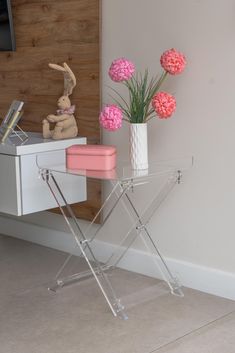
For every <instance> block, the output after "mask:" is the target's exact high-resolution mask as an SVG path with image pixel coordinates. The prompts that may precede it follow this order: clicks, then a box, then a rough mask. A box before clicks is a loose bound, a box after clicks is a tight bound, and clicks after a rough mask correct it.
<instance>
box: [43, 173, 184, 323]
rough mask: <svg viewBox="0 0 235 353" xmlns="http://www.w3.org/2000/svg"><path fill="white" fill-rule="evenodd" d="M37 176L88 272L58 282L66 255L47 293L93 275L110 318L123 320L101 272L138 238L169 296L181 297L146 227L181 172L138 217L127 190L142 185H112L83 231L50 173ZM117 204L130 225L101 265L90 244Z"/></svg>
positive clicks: (130, 183) (120, 183)
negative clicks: (152, 257) (95, 225)
mask: <svg viewBox="0 0 235 353" xmlns="http://www.w3.org/2000/svg"><path fill="white" fill-rule="evenodd" d="M40 173H41V176H42V179H43V180H44V181H45V182H46V184H47V186H48V188H49V190H50V192H51V194H52V196H53V197H54V199H55V201H56V203H57V205H58V206H59V208H60V210H61V213H62V215H63V217H64V219H65V221H66V223H67V225H68V228H69V230H70V232H71V233H72V235H73V236H74V239H75V241H76V244H77V246H78V248H79V249H80V251H81V255H82V256H83V257H84V259H85V260H86V262H87V264H88V267H89V271H86V272H83V273H80V274H75V275H72V276H69V277H67V278H63V279H58V277H59V275H60V274H61V272H62V271H63V270H64V268H65V267H66V265H67V263H68V261H69V259H70V258H71V256H72V255H69V256H68V258H67V259H66V261H65V263H64V264H63V266H62V267H61V269H60V270H59V272H58V274H57V283H56V285H55V286H54V287H52V288H50V289H51V290H56V289H57V288H58V287H62V286H63V285H66V284H68V283H71V282H75V281H77V280H81V279H82V278H86V277H88V276H90V275H93V276H94V278H95V280H96V282H97V284H98V286H99V288H100V290H101V292H102V294H103V296H104V298H105V300H106V302H107V303H108V305H109V307H110V309H111V311H112V313H113V315H114V316H119V317H121V318H123V319H127V315H126V313H125V312H124V307H123V305H122V304H121V301H120V299H118V298H117V296H116V294H115V291H114V289H113V287H112V285H111V283H110V281H109V278H108V277H107V275H106V273H105V270H106V269H109V268H110V267H113V266H117V265H118V263H119V262H120V261H121V259H122V258H123V257H124V256H125V254H126V252H127V250H128V249H129V248H130V247H131V245H132V244H133V242H134V241H135V239H136V238H137V237H138V236H140V238H141V239H142V241H143V243H144V244H145V246H146V248H147V249H148V250H149V251H150V252H151V253H153V252H154V254H155V255H156V261H155V262H156V264H157V266H158V268H160V270H161V272H162V275H163V277H164V279H165V280H166V281H167V283H168V285H169V287H170V289H171V292H172V294H175V295H180V296H182V295H183V293H182V291H181V289H180V285H179V283H178V281H177V280H176V278H174V276H173V275H172V273H171V272H170V270H169V268H168V266H167V264H166V262H165V261H164V259H163V257H162V255H161V254H160V252H159V250H158V248H157V246H156V244H155V242H154V241H153V239H152V237H151V235H150V233H149V231H148V229H147V227H146V225H147V223H148V222H149V220H150V219H151V217H152V215H153V214H154V212H155V211H156V210H157V208H158V207H159V206H160V204H161V203H162V202H163V201H164V199H165V198H166V196H167V195H168V194H169V192H170V191H171V190H172V188H173V187H174V185H175V184H176V183H179V182H180V179H181V173H180V172H179V171H178V172H175V173H173V174H171V175H170V177H169V178H168V180H167V182H166V184H165V185H164V186H163V188H162V189H161V191H160V193H158V195H156V196H155V197H154V198H153V200H152V201H151V203H150V205H149V206H148V207H147V208H146V209H145V211H144V212H143V213H142V214H141V215H140V214H139V213H138V211H137V209H136V208H135V206H134V203H133V202H132V200H131V198H130V196H129V195H128V191H129V190H130V189H132V188H134V187H137V186H138V184H142V182H141V181H137V180H134V181H133V180H129V181H126V182H117V183H116V184H113V188H112V191H111V192H110V194H109V195H108V197H107V198H106V200H105V202H104V204H103V206H102V207H101V209H100V211H99V212H98V214H97V215H96V216H95V218H94V219H93V221H92V222H91V223H90V226H89V227H88V229H87V230H86V232H83V231H82V229H81V227H80V225H79V222H78V220H77V219H76V217H75V215H74V213H73V211H72V209H71V207H70V205H69V204H68V203H67V201H66V199H65V196H64V195H63V192H62V190H61V188H60V186H59V185H58V183H57V181H56V178H55V176H54V174H53V173H52V172H50V171H48V170H46V169H42V170H40ZM113 196H115V197H116V199H115V202H114V204H113V205H112V207H111V209H110V210H109V211H108V213H107V214H106V216H105V218H104V220H103V222H102V224H101V225H100V227H98V228H97V229H96V231H95V233H94V234H93V235H92V236H91V233H92V231H91V226H92V225H93V223H94V221H95V219H96V218H97V216H98V215H99V214H100V213H101V212H102V211H103V209H104V208H105V206H106V205H107V204H108V203H109V200H110V199H111V198H112V197H113ZM120 202H122V204H123V206H124V207H125V209H126V211H127V214H128V216H129V217H130V219H132V226H131V228H130V229H129V231H128V232H127V234H126V235H125V237H124V238H123V240H122V242H121V244H120V246H119V247H118V250H117V251H115V252H114V253H113V254H112V255H111V256H110V257H109V259H108V261H107V262H106V263H105V264H102V265H101V264H100V263H99V261H98V260H97V259H96V257H95V255H94V252H93V250H92V248H91V243H92V241H93V240H94V239H95V237H96V236H97V234H98V233H99V231H100V230H101V229H102V227H103V226H104V224H105V223H106V222H107V221H108V219H109V218H110V216H111V215H112V213H113V211H114V210H115V208H116V206H117V205H118V204H119V203H120ZM63 206H65V208H66V210H67V214H68V215H69V216H70V217H71V218H69V217H67V214H66V213H65V211H64V209H63ZM151 248H152V249H153V251H152V250H151Z"/></svg>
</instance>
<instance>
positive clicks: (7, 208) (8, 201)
mask: <svg viewBox="0 0 235 353" xmlns="http://www.w3.org/2000/svg"><path fill="white" fill-rule="evenodd" d="M21 211H22V210H21V188H20V163H19V157H14V156H9V155H4V154H0V212H2V213H7V214H10V215H14V216H20V215H21V213H22V212H21Z"/></svg>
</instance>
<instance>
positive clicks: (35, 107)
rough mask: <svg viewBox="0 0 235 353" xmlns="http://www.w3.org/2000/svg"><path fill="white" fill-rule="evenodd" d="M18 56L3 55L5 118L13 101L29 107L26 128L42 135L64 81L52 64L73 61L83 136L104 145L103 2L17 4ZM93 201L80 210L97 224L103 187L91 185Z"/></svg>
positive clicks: (32, 0)
mask: <svg viewBox="0 0 235 353" xmlns="http://www.w3.org/2000/svg"><path fill="white" fill-rule="evenodd" d="M12 11H13V20H14V29H15V35H16V47H17V50H16V52H0V60H1V67H0V80H1V90H0V116H1V117H3V116H4V115H5V114H6V112H7V110H8V107H9V105H10V103H11V101H12V100H13V99H18V100H23V101H24V102H25V107H24V117H23V118H22V120H21V124H20V125H21V127H22V128H24V129H25V130H27V131H34V132H35V131H36V132H41V121H42V120H43V119H44V118H45V117H46V116H47V115H48V114H51V113H55V111H56V101H57V99H58V97H59V96H60V95H62V93H63V76H62V74H60V73H59V72H56V71H54V70H52V69H50V68H49V67H48V63H49V62H52V63H57V64H61V63H63V62H67V64H68V65H69V66H70V67H71V69H72V71H73V72H74V74H75V76H76V78H77V86H76V88H75V89H74V92H73V95H72V97H71V100H72V103H73V104H75V105H76V113H75V115H76V119H77V122H78V128H79V135H80V136H87V138H88V142H89V143H100V127H99V122H98V116H99V109H100V82H99V80H100V77H99V69H100V62H99V59H100V52H99V49H100V45H99V40H100V39H99V38H100V36H99V27H100V26H99V22H100V1H99V0H66V1H65V0H12ZM88 194H89V195H88V196H89V197H88V199H89V201H87V202H85V203H82V204H80V205H74V206H73V209H74V211H75V213H76V215H77V216H78V217H82V218H85V219H91V218H92V217H93V215H94V214H95V212H96V211H97V209H98V208H99V207H100V203H101V184H100V182H98V181H92V182H91V181H89V182H88Z"/></svg>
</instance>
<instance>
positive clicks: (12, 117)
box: [0, 100, 27, 143]
mask: <svg viewBox="0 0 235 353" xmlns="http://www.w3.org/2000/svg"><path fill="white" fill-rule="evenodd" d="M23 105H24V102H23V101H18V100H14V101H13V102H12V103H11V105H10V108H9V110H8V112H7V114H6V116H5V117H4V119H3V121H2V123H1V125H0V143H4V142H5V141H6V140H7V138H9V137H11V135H12V134H13V136H18V137H19V138H20V140H22V141H24V138H21V135H25V138H26V136H27V134H25V133H24V131H22V130H21V129H20V128H19V127H18V125H17V124H18V122H19V120H20V118H21V117H22V115H23V109H22V108H23ZM16 127H18V128H19V130H20V131H19V132H18V131H17V130H15V129H16Z"/></svg>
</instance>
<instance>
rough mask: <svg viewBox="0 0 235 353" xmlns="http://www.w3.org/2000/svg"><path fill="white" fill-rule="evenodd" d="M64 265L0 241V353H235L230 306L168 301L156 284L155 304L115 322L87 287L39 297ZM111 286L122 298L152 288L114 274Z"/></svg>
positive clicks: (198, 297) (218, 301)
mask: <svg viewBox="0 0 235 353" xmlns="http://www.w3.org/2000/svg"><path fill="white" fill-rule="evenodd" d="M64 258H65V254H63V253H61V252H59V251H56V250H52V249H48V248H45V247H41V246H39V245H35V244H31V243H28V242H24V241H22V240H17V239H14V238H10V237H5V236H0V352H1V353H75V352H76V353H150V352H151V353H154V352H157V353H199V352H200V353H234V352H235V302H232V301H229V300H225V299H222V298H218V297H214V296H211V295H207V294H204V293H201V292H197V291H194V290H190V289H185V290H184V292H185V297H184V298H179V297H175V296H172V295H170V294H169V293H166V291H165V289H164V287H163V286H162V283H161V282H160V283H159V289H158V290H159V292H158V294H157V297H156V298H152V299H151V300H150V301H143V303H142V305H141V306H132V307H131V308H129V310H128V313H129V320H127V321H123V320H120V319H115V318H113V317H112V314H111V313H110V311H109V309H108V307H107V305H106V303H105V301H104V299H103V297H102V296H101V295H100V292H99V289H98V288H97V286H96V285H95V283H94V281H93V280H87V281H84V282H83V283H80V284H79V285H74V286H72V287H67V288H64V289H63V290H61V291H59V292H58V293H57V294H53V293H51V292H48V291H47V284H48V283H49V281H50V280H51V278H53V276H54V275H55V273H56V271H57V269H58V267H59V266H60V264H61V263H62V262H63V259H64ZM113 279H114V283H115V285H116V286H117V287H120V286H121V287H122V288H123V290H124V292H125V295H128V293H129V292H128V291H129V290H130V289H129V288H132V290H134V291H135V290H136V289H137V287H138V288H140V289H141V290H142V291H143V288H144V287H145V286H146V285H147V284H148V285H152V284H153V282H154V283H156V282H155V281H154V280H153V279H150V278H147V277H144V276H140V275H135V274H131V273H129V272H127V271H121V270H119V271H117V272H116V274H115V276H114V277H113ZM127 297H128V296H127ZM142 299H143V298H142Z"/></svg>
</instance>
